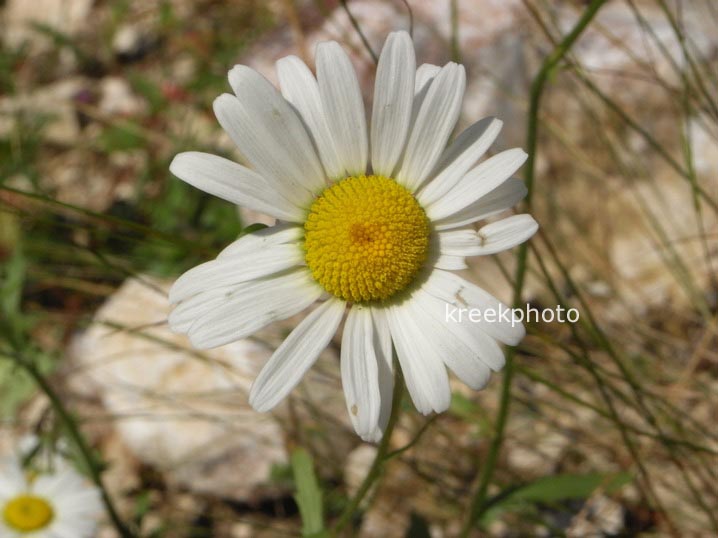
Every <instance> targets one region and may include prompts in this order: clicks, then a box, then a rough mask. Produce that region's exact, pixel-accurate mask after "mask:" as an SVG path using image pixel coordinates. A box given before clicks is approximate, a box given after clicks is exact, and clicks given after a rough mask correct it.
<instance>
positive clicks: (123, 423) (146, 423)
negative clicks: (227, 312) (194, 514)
mask: <svg viewBox="0 0 718 538" xmlns="http://www.w3.org/2000/svg"><path fill="white" fill-rule="evenodd" d="M167 287H168V286H167V285H166V284H164V283H158V282H154V281H149V280H148V279H145V278H143V279H142V280H139V279H132V280H129V281H127V282H126V283H125V284H124V285H123V286H122V287H121V288H120V289H119V290H118V291H117V293H115V294H114V295H113V296H112V297H111V298H110V299H109V300H108V301H107V302H106V303H105V305H104V306H103V307H102V308H100V310H99V311H98V312H97V314H96V316H95V319H94V322H93V323H92V325H90V327H89V328H88V329H87V330H86V331H85V332H84V333H83V334H82V335H80V336H79V337H77V339H76V340H75V341H74V342H73V345H72V355H73V356H74V358H75V361H76V363H77V365H78V367H79V368H78V373H77V374H75V375H74V378H73V380H72V386H73V387H74V388H75V390H82V391H86V392H89V393H96V394H97V395H99V397H100V398H101V399H102V401H103V403H104V405H105V407H106V408H107V410H108V412H109V413H111V414H112V415H113V416H115V417H116V428H117V430H118V431H119V433H120V435H121V436H122V439H123V441H124V443H125V444H127V446H128V447H129V448H130V449H131V450H132V451H133V453H134V454H135V456H136V457H137V458H139V459H140V460H141V461H142V462H144V463H145V464H149V465H152V466H154V467H156V468H157V469H159V470H160V471H162V472H164V473H165V475H166V477H167V478H168V480H169V481H170V482H174V483H177V484H180V485H182V486H184V487H186V488H188V489H190V490H191V491H194V492H203V493H208V494H212V495H216V496H223V497H227V498H233V499H237V500H248V499H251V498H252V497H253V496H254V495H256V494H258V492H260V491H261V490H262V489H263V488H265V487H266V486H267V485H268V482H269V476H270V471H271V468H272V466H273V465H274V464H279V463H285V462H286V453H285V449H284V446H283V440H282V432H281V429H280V428H279V426H278V425H277V423H276V422H275V421H274V420H273V419H272V416H271V415H268V414H259V413H256V412H255V411H253V410H252V409H250V408H249V407H248V406H247V403H246V400H247V391H248V390H249V387H250V384H251V381H252V379H253V378H254V377H255V375H256V374H257V372H258V370H259V367H260V366H261V365H262V364H263V363H264V362H265V361H266V359H267V358H268V357H269V355H270V350H269V348H268V347H267V346H266V345H263V344H261V343H259V342H256V341H252V340H241V341H238V342H235V343H233V344H230V345H227V346H224V347H222V348H219V349H216V350H212V351H209V352H197V351H194V350H192V349H191V347H190V346H189V343H188V341H187V339H186V337H184V336H180V335H175V334H173V333H171V332H170V331H169V329H168V328H167V325H166V321H165V320H166V316H167V312H168V308H169V304H168V301H167V295H166V290H167Z"/></svg>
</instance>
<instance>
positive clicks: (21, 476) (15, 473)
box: [0, 458, 27, 501]
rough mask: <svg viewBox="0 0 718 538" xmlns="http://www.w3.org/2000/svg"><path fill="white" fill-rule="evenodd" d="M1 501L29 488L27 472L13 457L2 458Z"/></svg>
mask: <svg viewBox="0 0 718 538" xmlns="http://www.w3.org/2000/svg"><path fill="white" fill-rule="evenodd" d="M0 477H1V478H0V501H3V500H6V499H7V498H8V497H11V496H13V495H15V494H17V492H18V491H24V490H25V489H26V488H27V480H26V478H25V473H24V472H23V470H22V467H20V465H19V464H18V462H17V461H16V460H15V459H13V458H3V459H2V460H0Z"/></svg>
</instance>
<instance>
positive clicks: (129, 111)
mask: <svg viewBox="0 0 718 538" xmlns="http://www.w3.org/2000/svg"><path fill="white" fill-rule="evenodd" d="M98 107H99V109H100V110H101V111H102V112H103V113H105V114H107V115H111V116H115V115H120V116H137V115H140V114H142V113H143V112H145V110H146V108H147V103H146V102H145V100H144V99H143V98H141V97H140V96H138V95H136V94H135V93H134V92H133V91H132V88H131V87H130V84H129V83H128V82H127V80H126V79H124V78H122V77H105V78H103V79H102V81H101V82H100V102H99V105H98Z"/></svg>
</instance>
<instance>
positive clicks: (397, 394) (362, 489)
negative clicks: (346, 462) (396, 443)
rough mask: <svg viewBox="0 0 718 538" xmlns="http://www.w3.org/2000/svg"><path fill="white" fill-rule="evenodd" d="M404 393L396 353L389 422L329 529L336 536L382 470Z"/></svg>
mask: <svg viewBox="0 0 718 538" xmlns="http://www.w3.org/2000/svg"><path fill="white" fill-rule="evenodd" d="M403 394H404V378H403V377H402V375H401V368H400V367H399V364H398V361H397V360H396V355H395V356H394V390H393V392H392V396H391V415H390V416H389V422H388V423H387V425H386V430H385V431H384V436H383V437H382V438H381V443H379V448H378V449H377V452H376V456H375V457H374V461H373V462H372V464H371V468H370V469H369V472H368V473H367V475H366V476H365V477H364V481H363V482H362V483H361V486H359V489H358V490H357V492H356V494H355V495H354V497H353V498H352V500H351V501H350V502H349V504H348V505H347V507H346V508H345V509H344V511H343V512H342V513H341V515H340V516H339V519H338V520H337V522H336V523H335V524H334V527H332V529H331V535H332V536H338V535H339V533H340V532H341V531H342V529H343V528H344V527H346V525H347V524H348V523H349V522H350V521H351V520H352V518H353V517H354V514H355V513H356V511H357V509H358V508H359V505H360V504H361V502H362V500H364V497H365V496H366V494H367V493H368V492H369V490H370V489H371V487H372V485H373V484H374V482H375V481H376V480H377V479H378V478H379V477H380V476H381V474H382V471H383V470H384V464H385V463H386V461H387V460H388V459H390V458H389V457H388V455H389V442H390V441H391V434H392V432H393V431H394V427H395V426H396V423H397V420H398V418H399V408H400V407H401V398H402V396H403Z"/></svg>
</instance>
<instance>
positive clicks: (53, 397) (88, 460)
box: [12, 354, 135, 538]
mask: <svg viewBox="0 0 718 538" xmlns="http://www.w3.org/2000/svg"><path fill="white" fill-rule="evenodd" d="M12 356H13V357H14V359H15V362H16V363H17V364H18V365H20V366H21V367H22V368H23V369H24V370H25V371H26V372H27V373H28V374H29V375H30V377H32V378H33V380H34V381H35V382H36V383H37V385H38V386H39V387H40V389H41V390H42V392H44V393H45V395H46V396H47V397H48V399H49V400H50V403H51V404H52V407H53V409H54V410H55V413H56V414H57V416H58V417H59V418H60V421H61V422H62V423H63V425H64V426H65V428H67V433H68V435H69V436H70V439H71V440H72V441H73V442H74V443H75V445H76V446H77V448H78V450H79V451H80V455H81V456H82V459H83V460H84V461H85V464H86V465H87V468H88V469H89V471H90V478H91V479H92V481H93V482H94V484H95V485H96V486H97V488H98V489H99V490H100V495H101V497H102V502H103V504H104V505H105V509H106V510H107V514H108V515H109V516H110V520H111V521H112V524H113V525H114V527H115V529H116V530H117V532H118V534H119V535H120V536H121V537H122V538H134V537H135V534H134V533H133V532H131V531H130V530H129V529H128V528H127V526H126V525H125V523H124V522H123V521H122V519H121V518H120V516H119V514H118V512H117V509H116V508H115V505H114V503H113V502H112V498H111V497H110V495H109V493H108V492H107V488H106V487H105V484H104V483H103V481H102V470H101V466H100V465H99V464H98V463H97V461H96V459H95V457H94V455H93V453H92V449H91V448H90V446H89V445H88V444H87V441H86V440H85V438H84V436H83V435H82V433H81V432H80V429H79V427H78V426H77V422H76V421H75V419H74V418H73V417H72V416H71V415H70V413H69V411H68V410H67V409H66V408H65V406H64V404H63V403H62V401H61V400H60V397H59V396H58V395H57V393H56V392H55V391H54V389H53V388H52V387H51V386H50V384H49V383H48V382H47V380H46V379H45V377H44V376H43V375H42V373H41V372H40V371H39V370H38V369H37V367H36V366H35V365H34V364H32V363H31V362H29V361H26V360H25V359H24V358H22V357H19V356H17V355H14V354H13V355H12Z"/></svg>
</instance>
